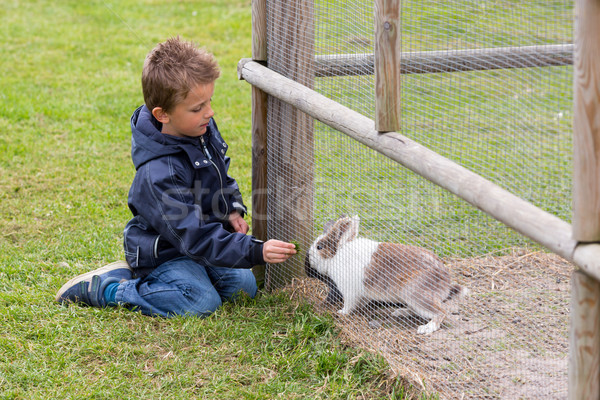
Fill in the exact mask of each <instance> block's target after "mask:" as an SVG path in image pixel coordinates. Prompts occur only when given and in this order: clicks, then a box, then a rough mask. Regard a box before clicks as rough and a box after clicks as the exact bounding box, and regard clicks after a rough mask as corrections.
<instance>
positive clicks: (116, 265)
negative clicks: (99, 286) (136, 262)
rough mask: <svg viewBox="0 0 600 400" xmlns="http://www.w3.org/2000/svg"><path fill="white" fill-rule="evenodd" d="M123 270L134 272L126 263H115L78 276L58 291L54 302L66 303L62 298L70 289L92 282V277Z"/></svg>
mask: <svg viewBox="0 0 600 400" xmlns="http://www.w3.org/2000/svg"><path fill="white" fill-rule="evenodd" d="M121 268H127V269H128V270H130V271H133V270H132V269H131V267H130V266H129V264H127V262H126V261H115V262H112V263H110V264H107V265H105V266H103V267H100V268H98V269H95V270H93V271H90V272H86V273H85V274H81V275H77V276H76V277H75V278H73V279H71V280H70V281H68V282H67V283H65V284H64V285H62V287H61V288H60V289H59V290H58V293H56V297H55V298H54V300H55V301H56V302H58V303H64V301H61V300H60V298H61V297H62V295H63V294H64V293H65V292H66V291H67V290H68V289H69V288H71V287H72V286H73V285H75V284H76V283H78V282H82V281H86V280H90V282H91V279H92V276H94V275H102V274H103V273H105V272H109V271H113V270H115V269H121Z"/></svg>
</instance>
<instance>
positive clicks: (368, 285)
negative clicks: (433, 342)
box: [305, 216, 467, 334]
mask: <svg viewBox="0 0 600 400" xmlns="http://www.w3.org/2000/svg"><path fill="white" fill-rule="evenodd" d="M359 225H360V219H359V217H358V216H354V217H347V216H342V217H341V218H339V219H338V220H337V221H334V222H330V223H329V224H328V225H327V226H326V227H325V229H324V232H323V234H322V235H320V236H319V237H317V239H316V240H315V241H314V243H313V244H312V246H311V247H310V249H309V251H308V253H307V256H306V260H305V271H306V273H307V275H308V276H309V277H313V278H317V279H320V280H322V281H323V282H325V283H326V284H327V286H328V287H329V295H328V298H327V301H328V302H330V303H335V302H338V301H341V302H343V307H342V309H341V310H339V311H338V313H340V314H343V315H347V314H350V313H351V312H352V311H353V310H354V309H355V308H356V306H357V305H358V303H359V302H360V301H361V300H363V299H365V300H373V301H382V302H387V303H404V304H405V305H406V306H407V307H408V309H410V310H411V311H412V312H414V313H416V314H417V315H419V316H420V317H422V318H424V319H426V320H428V321H429V322H428V323H427V324H425V325H421V326H419V327H418V329H417V333H419V334H429V333H433V332H435V331H436V330H438V329H439V328H440V326H441V324H442V321H443V320H444V318H445V316H446V314H447V311H446V308H445V304H444V302H445V301H446V300H447V299H449V298H450V297H451V296H453V295H455V294H460V295H461V296H462V295H465V294H467V290H466V289H465V288H464V287H462V286H460V285H457V284H453V283H452V282H451V277H450V272H449V271H448V269H447V268H446V266H445V265H444V263H443V262H442V260H441V259H440V258H439V257H437V256H436V255H435V254H434V253H432V252H431V251H429V250H426V249H423V248H421V247H417V246H409V245H403V244H399V243H382V242H376V241H373V240H370V239H366V238H361V237H358V230H359ZM401 314H403V313H402V309H399V310H398V311H397V312H395V313H394V315H395V316H399V315H401Z"/></svg>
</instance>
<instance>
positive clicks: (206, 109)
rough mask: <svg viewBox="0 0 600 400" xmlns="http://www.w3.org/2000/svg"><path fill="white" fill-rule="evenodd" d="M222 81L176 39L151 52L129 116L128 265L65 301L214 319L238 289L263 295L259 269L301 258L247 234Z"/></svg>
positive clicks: (287, 247)
mask: <svg viewBox="0 0 600 400" xmlns="http://www.w3.org/2000/svg"><path fill="white" fill-rule="evenodd" d="M219 75H220V71H219V67H218V64H217V63H216V61H215V60H214V58H213V56H212V55H211V54H209V53H206V52H204V51H203V50H201V49H199V48H197V47H196V46H195V45H194V44H193V43H191V42H185V41H182V40H180V39H179V38H178V37H177V38H172V39H169V40H167V41H166V42H164V43H160V44H158V45H157V46H156V47H155V48H154V49H153V50H152V51H151V52H150V53H149V54H148V56H147V57H146V60H145V62H144V68H143V72H142V89H143V93H144V103H145V105H143V106H141V107H139V108H138V109H137V110H136V111H135V112H134V114H133V116H132V118H131V130H132V149H131V154H132V160H133V163H134V165H135V168H136V175H135V178H134V180H133V183H132V185H131V189H130V191H129V200H128V204H129V208H130V210H131V211H132V213H133V219H131V220H130V221H129V223H128V224H127V226H126V227H125V231H124V247H125V258H126V260H127V263H125V262H116V263H112V264H109V265H106V266H104V267H102V268H100V269H97V270H95V271H92V272H89V273H86V274H83V275H80V276H78V277H75V278H73V279H71V280H70V281H69V282H67V283H66V284H65V285H63V287H62V288H61V289H60V290H59V292H58V294H57V296H56V300H57V301H58V302H59V303H68V302H80V303H84V304H87V305H90V306H94V307H106V306H116V305H118V304H119V305H124V306H126V307H128V308H132V309H136V310H140V311H141V312H142V313H143V314H146V315H152V316H163V317H170V316H175V315H198V316H207V315H210V314H211V313H213V312H214V311H215V310H216V309H217V308H218V307H219V306H220V305H221V304H222V302H223V301H230V300H233V299H234V298H235V296H236V295H237V294H238V293H239V292H240V291H243V292H245V293H246V294H248V295H249V296H251V297H254V296H255V295H256V291H257V286H256V281H255V279H254V275H253V274H252V271H251V270H250V269H249V268H251V267H252V266H253V265H257V264H264V263H265V262H268V263H279V262H283V261H286V260H287V259H288V258H289V257H290V256H292V255H293V254H295V253H296V251H295V246H294V244H292V243H286V242H282V241H278V240H269V241H267V242H264V243H263V242H261V241H259V240H257V239H255V238H253V237H252V236H248V235H246V233H247V232H248V228H249V227H248V224H247V223H246V221H245V220H244V219H243V215H244V214H245V212H246V208H245V207H244V205H243V203H242V196H241V194H240V192H239V189H238V185H237V183H236V181H235V180H234V179H233V178H231V177H230V176H229V175H228V174H227V170H228V167H229V157H226V156H225V153H226V151H227V144H226V143H225V141H224V140H223V138H222V137H221V134H220V133H219V130H218V128H217V125H216V123H215V121H214V119H213V115H214V112H213V110H212V108H211V98H212V96H213V93H214V89H215V81H216V80H217V78H218V77H219Z"/></svg>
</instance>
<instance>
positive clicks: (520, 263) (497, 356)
mask: <svg viewBox="0 0 600 400" xmlns="http://www.w3.org/2000/svg"><path fill="white" fill-rule="evenodd" d="M445 262H446V265H448V267H449V268H450V269H451V270H452V272H453V275H454V277H455V280H456V281H458V282H459V283H460V284H462V285H465V286H466V287H467V288H469V290H470V292H471V293H470V295H469V296H468V297H466V298H464V299H462V300H460V301H455V303H454V304H451V309H452V312H451V314H450V315H449V316H448V317H447V318H446V321H445V323H444V325H443V327H442V329H440V330H439V331H437V332H435V333H433V334H431V335H427V336H423V335H417V334H416V329H417V327H418V325H420V324H423V323H424V322H425V321H423V320H420V319H419V318H417V317H413V316H406V317H392V316H391V314H392V312H393V311H395V310H396V309H397V306H390V305H385V304H374V303H369V304H365V305H363V306H362V307H361V309H360V310H358V311H355V312H354V313H353V314H352V315H350V316H347V317H343V316H338V315H337V313H335V312H334V311H335V309H334V308H332V307H328V306H326V305H324V299H325V297H326V295H327V288H326V286H325V285H324V284H322V283H321V282H320V281H317V280H315V279H303V280H297V281H294V283H293V284H292V285H291V286H289V287H288V288H286V289H285V290H286V292H288V293H290V295H291V297H292V298H297V299H304V300H308V301H309V302H310V303H312V304H313V305H314V307H315V309H316V310H317V311H318V312H332V313H333V314H334V315H335V318H336V319H337V321H338V323H339V327H340V329H341V331H342V333H341V335H342V338H343V339H344V340H345V341H347V342H348V343H350V344H352V345H355V346H360V347H363V348H367V349H370V350H374V351H377V352H379V353H380V354H382V355H383V356H384V357H385V358H386V359H387V360H388V362H389V364H390V366H391V367H392V369H393V370H394V372H395V373H396V374H399V375H400V376H402V377H403V378H404V379H406V380H407V381H409V382H411V383H412V385H414V386H416V387H419V388H421V390H422V391H424V392H427V393H437V394H439V395H440V397H441V398H447V399H462V398H465V399H467V398H469V399H482V398H486V399H487V398H489V399H564V398H566V397H567V387H568V381H567V372H568V333H569V299H570V283H569V282H570V276H571V273H572V271H573V268H574V267H573V266H572V264H570V263H568V262H566V261H564V260H563V259H562V258H560V257H559V256H556V255H554V254H548V253H544V252H539V251H533V252H529V251H523V250H514V251H513V252H512V254H511V255H508V256H501V257H493V256H485V257H480V258H472V259H464V260H446V261H445Z"/></svg>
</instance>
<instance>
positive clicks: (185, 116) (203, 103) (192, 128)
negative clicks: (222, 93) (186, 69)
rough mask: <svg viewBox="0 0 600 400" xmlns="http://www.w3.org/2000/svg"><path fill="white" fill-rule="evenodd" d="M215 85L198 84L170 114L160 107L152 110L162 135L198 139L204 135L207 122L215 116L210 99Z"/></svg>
mask: <svg viewBox="0 0 600 400" xmlns="http://www.w3.org/2000/svg"><path fill="white" fill-rule="evenodd" d="M214 92H215V83H214V82H212V83H208V84H199V85H197V86H196V87H194V88H192V90H190V92H189V93H188V95H187V97H186V98H185V99H184V100H183V101H182V102H181V103H179V104H177V105H176V106H175V108H174V109H173V110H172V111H171V112H168V113H166V112H164V111H163V110H162V109H161V108H160V107H157V108H155V109H154V110H152V114H153V115H154V117H155V118H156V119H157V120H159V121H160V122H162V124H163V127H162V131H161V132H162V133H166V134H168V135H173V136H179V137H198V136H202V135H204V134H205V133H206V128H207V127H208V122H209V121H210V119H211V118H212V117H213V115H215V112H214V111H213V109H212V107H211V104H210V102H211V99H212V96H213V93H214Z"/></svg>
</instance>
